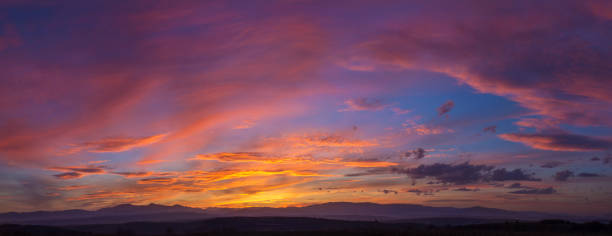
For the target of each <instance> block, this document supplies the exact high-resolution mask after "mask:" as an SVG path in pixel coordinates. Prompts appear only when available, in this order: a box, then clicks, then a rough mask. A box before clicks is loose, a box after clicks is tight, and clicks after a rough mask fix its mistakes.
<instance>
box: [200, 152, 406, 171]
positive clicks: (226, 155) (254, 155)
mask: <svg viewBox="0 0 612 236" xmlns="http://www.w3.org/2000/svg"><path fill="white" fill-rule="evenodd" d="M192 160H214V161H220V162H228V163H249V162H251V163H262V164H270V165H274V164H276V165H301V166H308V167H311V168H312V167H315V166H321V165H339V166H346V167H387V166H394V165H397V163H393V162H386V161H378V160H350V159H341V158H307V157H293V156H279V155H272V154H266V153H260V152H220V153H213V154H200V155H197V156H196V157H194V158H192Z"/></svg>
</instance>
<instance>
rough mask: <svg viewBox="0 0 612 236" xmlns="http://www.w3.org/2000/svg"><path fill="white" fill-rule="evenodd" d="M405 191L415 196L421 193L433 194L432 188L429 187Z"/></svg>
mask: <svg viewBox="0 0 612 236" xmlns="http://www.w3.org/2000/svg"><path fill="white" fill-rule="evenodd" d="M406 192H408V193H414V194H415V195H417V196H421V195H433V194H434V190H431V189H427V190H420V189H408V190H406Z"/></svg>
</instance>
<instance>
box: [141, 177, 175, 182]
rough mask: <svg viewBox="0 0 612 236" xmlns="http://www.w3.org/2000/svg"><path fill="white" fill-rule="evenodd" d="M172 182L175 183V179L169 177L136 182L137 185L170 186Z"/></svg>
mask: <svg viewBox="0 0 612 236" xmlns="http://www.w3.org/2000/svg"><path fill="white" fill-rule="evenodd" d="M174 182H176V179H175V178H171V177H155V178H145V179H141V180H138V183H139V184H171V183H174Z"/></svg>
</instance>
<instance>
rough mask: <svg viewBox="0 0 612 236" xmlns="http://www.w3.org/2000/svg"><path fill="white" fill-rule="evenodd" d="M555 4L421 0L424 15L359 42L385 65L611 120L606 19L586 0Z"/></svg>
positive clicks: (538, 106) (555, 110) (537, 107)
mask: <svg viewBox="0 0 612 236" xmlns="http://www.w3.org/2000/svg"><path fill="white" fill-rule="evenodd" d="M556 3H557V5H558V7H555V8H554V9H550V6H549V5H550V3H548V2H539V3H536V4H515V3H510V2H496V3H491V4H488V5H487V6H483V5H481V4H475V3H472V4H460V3H456V2H452V1H450V2H445V6H446V7H444V8H435V7H432V5H428V4H425V5H426V6H428V7H425V8H426V9H428V10H429V11H428V12H427V13H426V14H418V15H415V16H409V17H407V19H406V18H404V19H403V21H401V22H397V21H390V22H389V23H388V25H389V26H388V27H387V29H386V30H384V31H380V32H381V33H379V34H377V35H374V36H373V37H372V38H371V39H370V40H368V41H367V42H366V43H361V44H359V48H360V49H365V50H364V51H366V52H365V53H363V54H366V55H367V54H369V55H371V56H372V58H374V59H375V60H378V61H379V62H380V63H381V64H383V65H390V66H394V67H399V68H404V69H416V70H419V69H421V70H422V69H425V70H430V71H435V72H440V73H445V74H448V75H450V76H453V77H455V78H456V79H457V80H459V81H460V82H461V83H465V84H467V85H469V86H471V87H473V88H475V89H476V90H477V91H479V92H483V93H491V94H496V95H500V96H504V97H506V98H509V99H511V100H513V101H515V102H517V103H519V104H520V105H521V106H523V107H526V108H528V109H530V110H532V111H534V112H535V113H536V114H538V115H542V116H544V117H548V118H552V119H555V120H559V121H561V122H565V123H570V124H574V125H610V124H612V123H611V122H612V121H610V119H607V117H609V116H610V115H611V112H612V111H611V110H610V109H609V107H611V106H610V105H611V103H612V95H610V92H609V91H610V90H612V85H611V84H610V83H609V81H608V80H609V78H610V77H612V70H611V69H610V63H609V62H610V61H612V54H610V53H607V52H609V51H610V50H612V46H611V45H609V44H607V43H605V42H608V41H612V34H609V31H608V30H607V29H608V28H609V21H608V18H602V15H601V14H595V12H597V11H595V12H594V11H593V10H591V9H592V7H591V6H589V1H579V2H576V1H562V2H556ZM449 8H451V9H455V8H456V9H457V10H455V12H456V13H457V14H445V12H448V9H449ZM510 8H512V9H514V10H513V11H512V13H511V12H508V11H507V9H510ZM570 9H571V10H570ZM544 11H546V14H542V12H544ZM516 12H520V14H514V13H516ZM417 22H418V23H417ZM422 22H427V27H426V28H423V27H419V26H420V25H419V24H422ZM584 35H590V37H588V38H585V37H584ZM466 55H467V56H466Z"/></svg>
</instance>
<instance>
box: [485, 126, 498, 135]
mask: <svg viewBox="0 0 612 236" xmlns="http://www.w3.org/2000/svg"><path fill="white" fill-rule="evenodd" d="M482 132H485V133H486V132H490V133H495V132H497V126H495V125H491V126H487V127H484V129H482Z"/></svg>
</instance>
